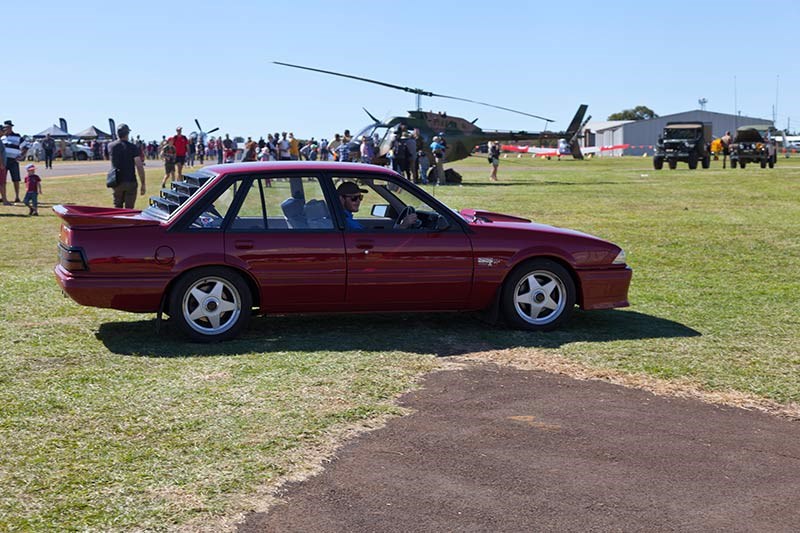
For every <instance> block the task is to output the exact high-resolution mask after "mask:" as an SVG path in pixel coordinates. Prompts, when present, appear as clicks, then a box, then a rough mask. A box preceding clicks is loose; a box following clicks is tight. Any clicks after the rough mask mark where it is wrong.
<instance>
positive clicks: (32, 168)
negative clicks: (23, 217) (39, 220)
mask: <svg viewBox="0 0 800 533" xmlns="http://www.w3.org/2000/svg"><path fill="white" fill-rule="evenodd" d="M25 170H26V171H27V172H28V175H27V176H25V199H24V200H23V201H24V202H25V205H27V206H28V215H31V216H35V217H37V216H39V195H40V194H42V178H40V177H39V176H37V175H36V165H34V164H33V163H31V164H30V165H28V166H27V167H25Z"/></svg>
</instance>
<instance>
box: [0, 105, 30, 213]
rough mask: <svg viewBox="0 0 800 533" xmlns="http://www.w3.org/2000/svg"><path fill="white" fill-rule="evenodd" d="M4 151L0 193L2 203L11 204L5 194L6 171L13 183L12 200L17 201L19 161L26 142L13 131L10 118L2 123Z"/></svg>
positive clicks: (1, 139)
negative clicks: (0, 194)
mask: <svg viewBox="0 0 800 533" xmlns="http://www.w3.org/2000/svg"><path fill="white" fill-rule="evenodd" d="M0 142H2V143H3V145H4V147H5V151H6V157H5V165H4V167H5V171H4V172H3V178H2V180H0V193H2V197H3V204H5V205H11V204H10V203H9V202H8V198H7V196H6V172H8V173H10V174H11V182H12V183H13V184H14V202H15V203H19V182H20V180H21V179H22V177H21V176H20V173H19V162H20V161H23V160H24V159H25V154H27V152H28V143H27V142H25V141H23V140H22V137H21V136H20V135H19V134H18V133H17V132H15V131H14V124H13V123H12V122H11V121H10V120H6V121H5V122H4V123H3V136H2V137H0Z"/></svg>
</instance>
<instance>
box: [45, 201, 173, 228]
mask: <svg viewBox="0 0 800 533" xmlns="http://www.w3.org/2000/svg"><path fill="white" fill-rule="evenodd" d="M53 211H54V212H55V214H56V215H58V216H59V217H61V219H62V220H63V221H64V223H65V224H66V225H67V226H69V227H71V228H79V227H82V228H85V227H91V228H94V229H100V228H107V227H112V226H113V227H131V226H158V225H160V224H161V223H160V222H159V221H158V220H154V219H152V218H150V217H148V216H145V215H142V212H141V211H139V210H138V209H120V208H112V207H94V206H86V205H60V204H59V205H55V206H53Z"/></svg>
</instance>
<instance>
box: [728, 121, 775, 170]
mask: <svg viewBox="0 0 800 533" xmlns="http://www.w3.org/2000/svg"><path fill="white" fill-rule="evenodd" d="M769 133H770V129H769V126H763V125H756V126H742V127H741V128H737V129H736V137H735V138H734V139H733V142H732V143H731V168H736V166H737V165H738V166H739V167H741V168H745V166H747V163H758V164H760V165H761V168H767V165H769V168H772V167H774V166H775V162H776V160H777V150H776V149H775V143H774V142H773V141H772V140H771V139H770V138H769Z"/></svg>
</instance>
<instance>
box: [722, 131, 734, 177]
mask: <svg viewBox="0 0 800 533" xmlns="http://www.w3.org/2000/svg"><path fill="white" fill-rule="evenodd" d="M719 140H720V142H721V143H722V168H725V163H726V162H727V161H728V156H729V155H730V153H731V132H729V131H726V132H725V135H723V136H722V137H720V139H719Z"/></svg>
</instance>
